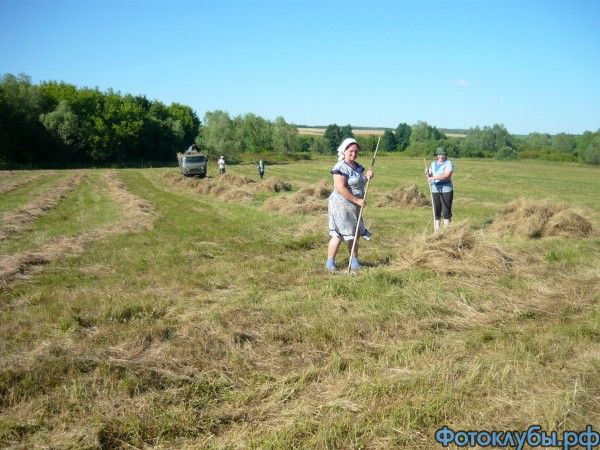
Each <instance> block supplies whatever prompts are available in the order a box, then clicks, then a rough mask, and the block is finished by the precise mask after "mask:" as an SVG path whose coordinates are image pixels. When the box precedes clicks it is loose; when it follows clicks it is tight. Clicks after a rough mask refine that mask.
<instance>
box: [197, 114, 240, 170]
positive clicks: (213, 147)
mask: <svg viewBox="0 0 600 450" xmlns="http://www.w3.org/2000/svg"><path fill="white" fill-rule="evenodd" d="M235 135H236V132H235V129H234V124H233V121H232V120H231V118H230V117H229V114H228V113H226V112H224V111H220V110H217V111H213V112H207V113H206V115H205V116H204V126H203V127H202V148H205V149H206V151H207V153H208V154H209V155H210V156H219V155H224V156H227V157H229V158H231V157H232V156H236V157H237V152H236V151H235V149H236V147H237V148H239V147H238V146H237V145H236V143H235V141H236V136H235Z"/></svg>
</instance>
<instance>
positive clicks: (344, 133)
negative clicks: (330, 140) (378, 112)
mask: <svg viewBox="0 0 600 450" xmlns="http://www.w3.org/2000/svg"><path fill="white" fill-rule="evenodd" d="M340 137H341V139H340V142H339V143H338V145H340V144H341V143H342V141H343V140H344V139H346V138H353V137H354V133H353V132H352V126H351V125H350V124H348V125H345V126H343V127H341V128H340Z"/></svg>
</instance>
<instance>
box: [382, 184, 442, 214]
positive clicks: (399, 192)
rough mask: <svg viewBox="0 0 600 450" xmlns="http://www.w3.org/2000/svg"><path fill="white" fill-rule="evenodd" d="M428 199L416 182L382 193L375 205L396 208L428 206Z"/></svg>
mask: <svg viewBox="0 0 600 450" xmlns="http://www.w3.org/2000/svg"><path fill="white" fill-rule="evenodd" d="M429 205H430V199H429V198H428V197H426V196H425V195H424V194H423V193H422V192H421V191H419V188H418V186H417V185H416V184H408V185H405V186H400V187H398V188H396V189H393V190H391V191H389V192H386V193H385V194H384V195H383V198H382V199H381V200H380V201H379V202H378V203H377V206H384V207H386V206H387V207H397V208H418V207H421V206H429Z"/></svg>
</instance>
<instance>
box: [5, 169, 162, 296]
mask: <svg viewBox="0 0 600 450" xmlns="http://www.w3.org/2000/svg"><path fill="white" fill-rule="evenodd" d="M103 178H104V181H105V182H106V184H107V185H108V190H107V193H108V195H109V196H110V198H111V199H112V200H113V201H114V202H115V204H117V205H118V206H119V208H120V209H121V210H122V212H123V216H122V218H121V219H120V220H119V221H118V222H116V223H113V224H109V225H106V226H104V227H101V228H98V229H96V230H92V231H90V232H87V233H82V234H79V235H76V236H59V237H57V238H55V239H52V240H51V241H50V242H48V243H46V244H44V245H42V246H40V247H39V248H38V249H37V250H35V251H26V252H22V253H17V254H12V255H9V256H7V257H5V258H3V259H2V260H0V287H2V286H6V285H8V284H10V283H12V282H13V281H15V280H16V279H18V278H23V277H24V276H26V275H28V274H30V273H32V272H34V271H37V270H40V269H41V268H42V267H43V266H44V265H45V264H48V263H50V262H52V261H56V260H59V259H61V258H64V257H68V256H73V255H79V254H81V253H83V252H84V251H85V247H86V245H88V244H90V243H92V242H95V241H101V240H103V239H106V238H108V237H110V236H114V235H118V234H123V233H133V232H138V231H142V230H149V229H151V228H152V226H153V223H154V220H155V217H156V214H155V212H154V208H153V207H152V205H151V204H150V203H149V202H147V201H146V200H143V199H141V198H139V197H138V196H136V195H134V194H132V193H130V192H129V191H128V190H127V188H126V187H125V185H124V184H123V183H122V182H121V181H120V180H119V179H118V177H117V175H116V173H115V172H107V173H106V174H105V175H104V177H103Z"/></svg>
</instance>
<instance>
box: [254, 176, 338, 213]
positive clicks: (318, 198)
mask: <svg viewBox="0 0 600 450" xmlns="http://www.w3.org/2000/svg"><path fill="white" fill-rule="evenodd" d="M330 194H331V188H330V187H329V185H328V184H327V182H326V181H324V180H321V181H320V182H319V183H318V184H317V185H315V186H306V187H304V188H302V189H300V190H299V191H298V192H296V193H295V194H293V195H291V196H286V197H273V198H270V199H269V200H267V201H266V202H265V204H264V205H263V208H264V209H265V210H267V211H277V212H282V213H284V214H312V213H320V212H324V211H327V202H326V201H325V200H326V199H327V197H329V195H330Z"/></svg>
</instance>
